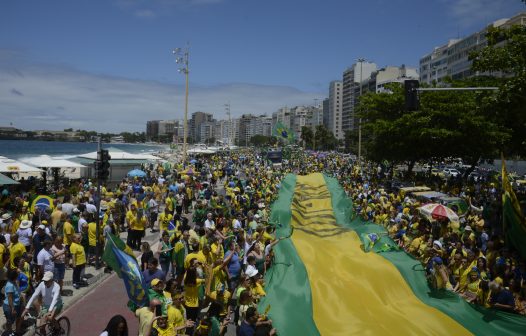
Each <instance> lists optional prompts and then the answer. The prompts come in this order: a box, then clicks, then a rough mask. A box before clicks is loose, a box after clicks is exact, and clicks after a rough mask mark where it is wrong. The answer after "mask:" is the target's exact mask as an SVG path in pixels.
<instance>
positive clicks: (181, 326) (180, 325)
mask: <svg viewBox="0 0 526 336" xmlns="http://www.w3.org/2000/svg"><path fill="white" fill-rule="evenodd" d="M172 302H173V303H172V305H173V307H174V308H175V309H176V310H177V311H178V312H179V313H175V318H174V327H175V330H176V332H177V335H186V328H191V327H193V326H194V322H195V321H192V320H186V321H185V317H186V309H185V307H184V293H177V294H175V295H173V296H172ZM168 318H170V316H168Z"/></svg>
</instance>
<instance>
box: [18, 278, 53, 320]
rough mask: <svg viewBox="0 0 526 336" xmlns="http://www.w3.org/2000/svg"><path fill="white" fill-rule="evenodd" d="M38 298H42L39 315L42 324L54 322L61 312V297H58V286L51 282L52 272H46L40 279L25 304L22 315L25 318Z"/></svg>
mask: <svg viewBox="0 0 526 336" xmlns="http://www.w3.org/2000/svg"><path fill="white" fill-rule="evenodd" d="M38 298H42V305H41V307H40V313H41V315H42V316H43V321H41V322H42V323H43V324H46V323H48V322H52V321H55V317H56V316H57V315H58V314H60V312H61V311H62V306H63V305H62V297H61V296H60V286H59V284H58V283H56V282H55V281H53V272H49V271H48V272H46V273H44V276H43V277H42V282H41V283H40V284H39V285H38V286H37V288H36V289H35V292H34V293H33V295H32V296H31V298H30V299H29V301H28V302H27V304H26V308H25V309H24V312H23V313H22V317H23V316H25V315H26V314H27V313H28V311H29V308H31V306H32V305H33V302H35V300H37V299H38ZM37 301H38V300H37Z"/></svg>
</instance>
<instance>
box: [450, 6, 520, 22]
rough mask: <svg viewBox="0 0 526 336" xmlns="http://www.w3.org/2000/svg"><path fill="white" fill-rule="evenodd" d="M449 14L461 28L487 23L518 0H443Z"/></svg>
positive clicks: (498, 17) (500, 15)
mask: <svg viewBox="0 0 526 336" xmlns="http://www.w3.org/2000/svg"><path fill="white" fill-rule="evenodd" d="M445 2H446V5H447V6H448V8H449V14H450V16H452V17H453V18H454V19H455V20H456V21H457V23H458V25H460V26H461V27H462V28H468V27H472V26H474V25H479V26H480V25H487V24H490V23H491V22H492V21H494V20H496V19H501V18H502V16H503V15H505V14H504V13H507V12H508V11H507V10H506V9H508V8H509V7H510V6H511V5H516V4H514V3H513V2H519V0H445ZM477 28H481V27H477Z"/></svg>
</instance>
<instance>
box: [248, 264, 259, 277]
mask: <svg viewBox="0 0 526 336" xmlns="http://www.w3.org/2000/svg"><path fill="white" fill-rule="evenodd" d="M245 274H246V275H247V276H248V277H249V278H252V277H253V276H255V275H256V274H258V269H257V268H255V267H254V266H253V265H248V266H247V270H246V271H245Z"/></svg>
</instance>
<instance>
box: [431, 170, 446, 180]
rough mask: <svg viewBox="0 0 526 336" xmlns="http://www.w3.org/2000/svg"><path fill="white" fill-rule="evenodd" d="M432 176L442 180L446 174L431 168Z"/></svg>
mask: <svg viewBox="0 0 526 336" xmlns="http://www.w3.org/2000/svg"><path fill="white" fill-rule="evenodd" d="M431 176H438V177H440V178H444V177H445V175H444V173H443V172H442V171H440V170H439V169H437V168H431Z"/></svg>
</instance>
